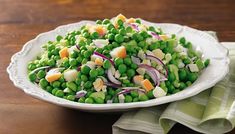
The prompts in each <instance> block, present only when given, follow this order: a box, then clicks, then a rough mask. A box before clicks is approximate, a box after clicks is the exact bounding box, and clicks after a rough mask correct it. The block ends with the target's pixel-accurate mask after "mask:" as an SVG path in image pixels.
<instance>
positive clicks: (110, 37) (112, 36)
mask: <svg viewBox="0 0 235 134" xmlns="http://www.w3.org/2000/svg"><path fill="white" fill-rule="evenodd" d="M108 39H109V40H111V41H113V40H114V34H112V33H111V34H108Z"/></svg>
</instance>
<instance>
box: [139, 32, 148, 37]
mask: <svg viewBox="0 0 235 134" xmlns="http://www.w3.org/2000/svg"><path fill="white" fill-rule="evenodd" d="M140 35H141V36H143V37H144V38H147V37H149V35H148V33H147V32H146V31H141V32H140Z"/></svg>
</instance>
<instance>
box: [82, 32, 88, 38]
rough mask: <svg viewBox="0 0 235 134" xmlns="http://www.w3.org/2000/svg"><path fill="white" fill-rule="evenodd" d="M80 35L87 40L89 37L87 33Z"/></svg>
mask: <svg viewBox="0 0 235 134" xmlns="http://www.w3.org/2000/svg"><path fill="white" fill-rule="evenodd" d="M82 35H83V37H85V38H89V37H90V34H89V33H88V32H85V33H83V34H82Z"/></svg>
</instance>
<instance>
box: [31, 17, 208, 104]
mask: <svg viewBox="0 0 235 134" xmlns="http://www.w3.org/2000/svg"><path fill="white" fill-rule="evenodd" d="M43 50H44V51H43V53H42V54H41V55H40V56H38V57H37V59H36V60H33V61H31V62H29V63H28V78H29V80H30V81H31V82H33V83H35V84H38V85H39V86H40V87H41V88H42V89H44V90H46V91H47V92H49V93H51V94H52V95H54V96H57V97H61V98H64V99H67V100H70V101H75V102H79V103H92V104H104V103H131V102H138V101H147V100H149V99H155V98H156V99H157V98H159V97H163V96H166V95H171V94H175V93H177V92H180V91H181V90H184V89H185V88H186V87H188V86H190V85H191V84H192V83H193V82H194V81H196V80H197V78H198V75H199V74H200V72H201V71H202V70H203V69H204V68H205V67H207V66H208V65H209V62H210V60H209V59H205V60H203V59H202V53H201V52H199V51H196V50H194V48H193V46H192V44H191V42H189V41H186V39H185V38H184V37H177V35H174V34H172V35H169V34H166V33H164V31H162V30H161V29H160V28H157V27H155V26H150V25H145V24H143V23H142V22H141V20H139V19H135V18H129V19H128V18H126V17H125V16H123V15H122V14H119V15H118V16H116V17H115V18H114V19H112V20H109V19H104V20H97V21H96V24H86V25H84V26H82V27H81V28H78V29H77V30H75V31H72V32H69V33H67V34H66V35H65V36H64V37H63V36H61V35H58V36H57V37H56V40H55V41H49V42H47V43H46V44H44V45H43Z"/></svg>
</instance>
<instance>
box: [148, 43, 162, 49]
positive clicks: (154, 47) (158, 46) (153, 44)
mask: <svg viewBox="0 0 235 134" xmlns="http://www.w3.org/2000/svg"><path fill="white" fill-rule="evenodd" d="M158 48H160V44H158V43H157V42H155V43H152V44H151V45H149V50H150V51H153V50H155V49H158Z"/></svg>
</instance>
